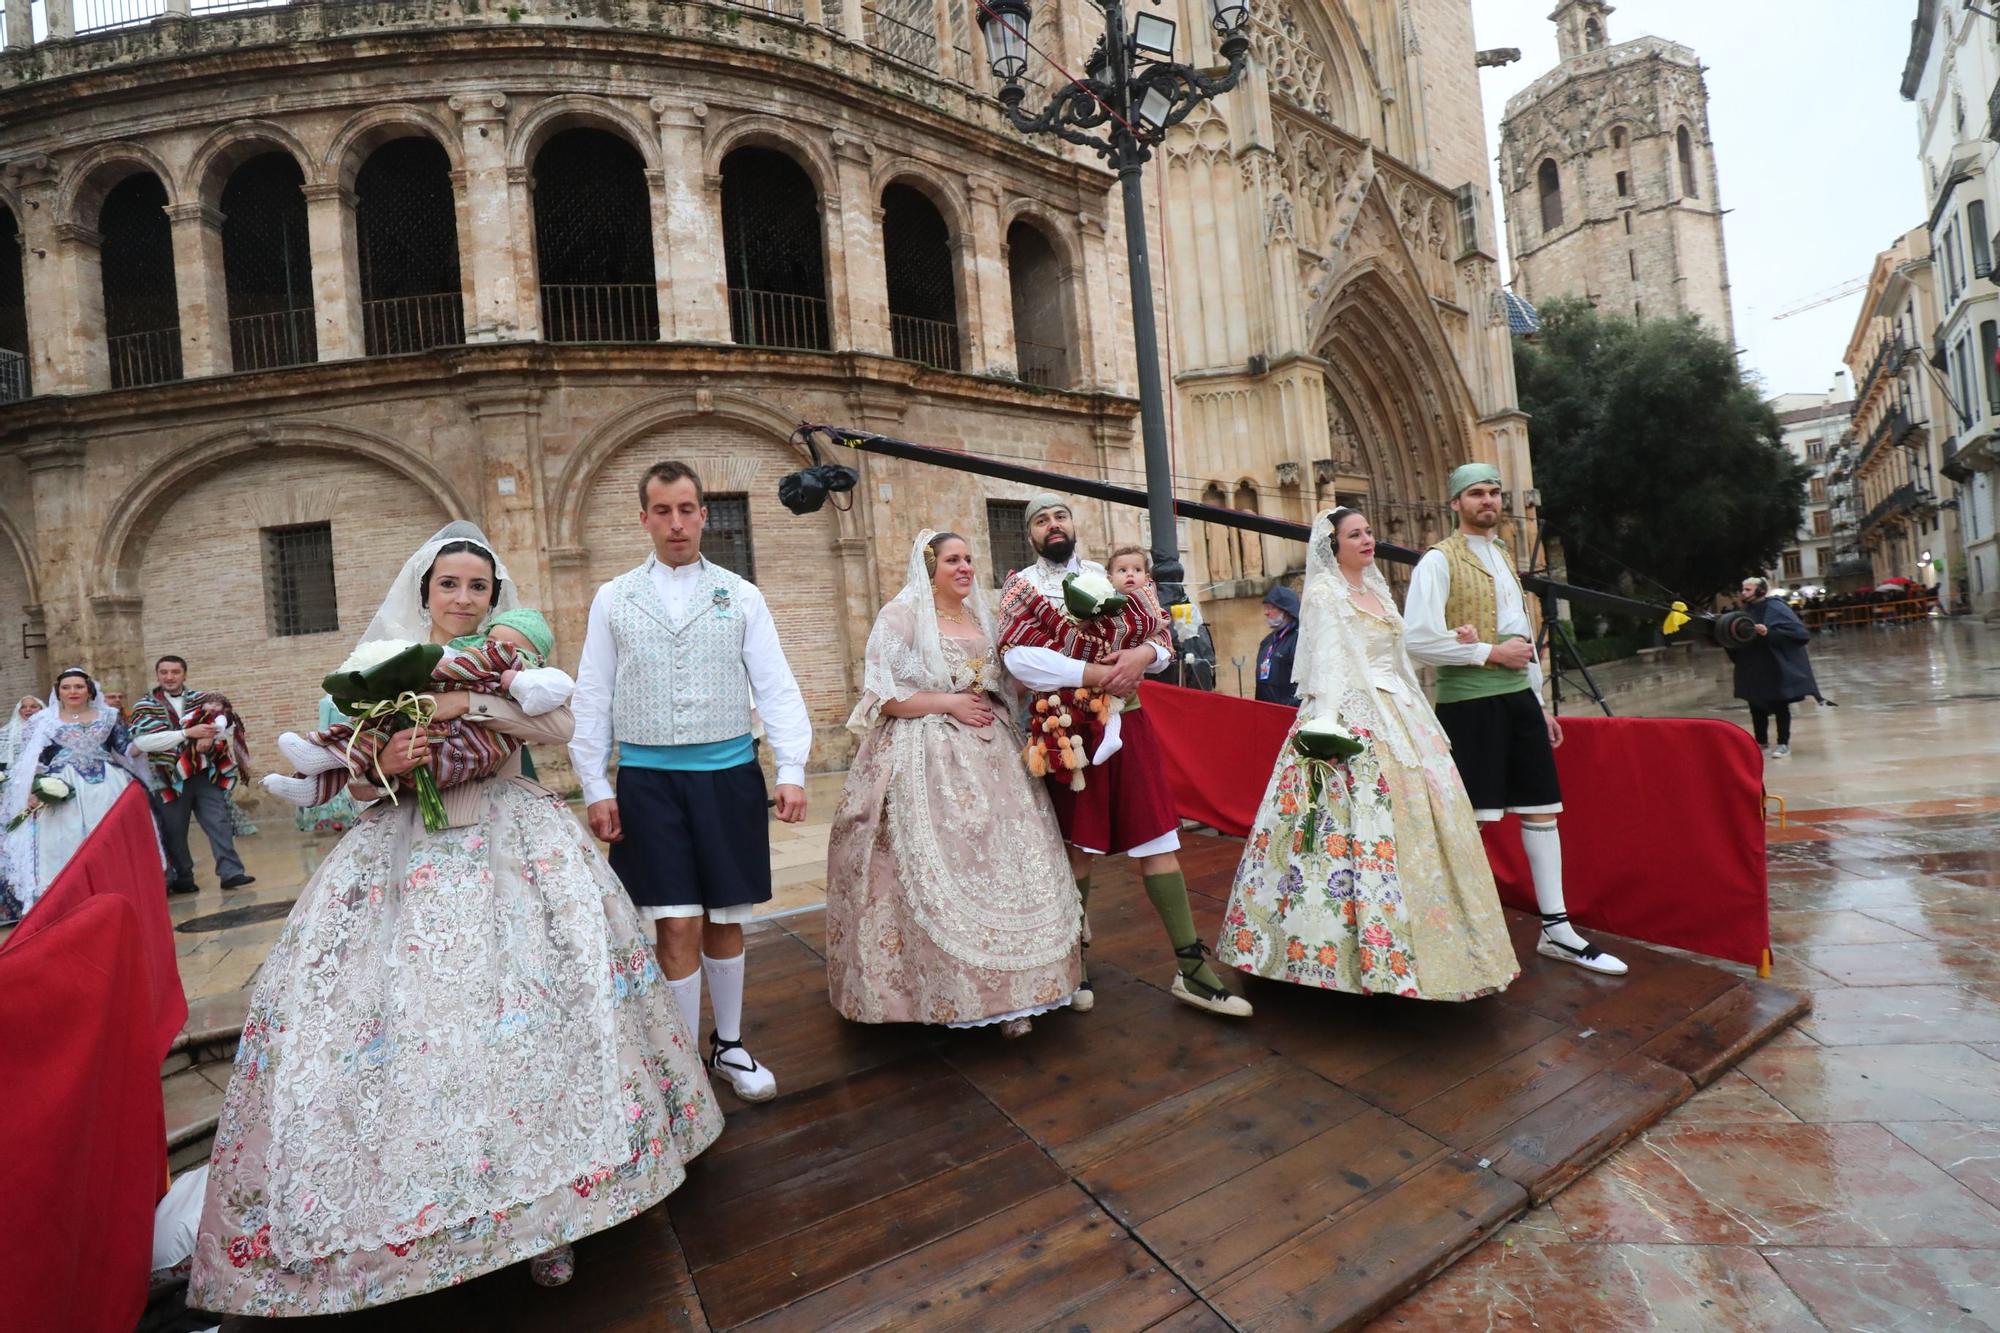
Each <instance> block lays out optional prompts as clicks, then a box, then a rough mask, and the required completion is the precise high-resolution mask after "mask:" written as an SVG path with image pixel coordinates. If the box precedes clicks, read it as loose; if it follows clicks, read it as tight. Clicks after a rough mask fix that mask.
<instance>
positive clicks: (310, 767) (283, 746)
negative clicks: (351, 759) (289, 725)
mask: <svg viewBox="0 0 2000 1333" xmlns="http://www.w3.org/2000/svg"><path fill="white" fill-rule="evenodd" d="M278 751H279V753H281V754H283V755H284V756H285V758H287V759H289V760H291V761H292V766H293V767H294V768H296V769H298V771H299V772H301V773H303V774H305V775H306V776H307V777H311V776H312V775H313V774H315V773H330V772H332V771H333V770H334V769H336V768H345V767H347V761H346V760H344V759H342V758H341V757H340V753H339V751H338V750H335V749H334V748H332V747H331V746H325V745H314V744H313V743H312V742H311V741H309V740H307V739H306V738H305V737H303V736H301V735H299V734H298V733H297V732H295V731H288V732H285V733H284V734H283V735H281V736H279V737H278Z"/></svg>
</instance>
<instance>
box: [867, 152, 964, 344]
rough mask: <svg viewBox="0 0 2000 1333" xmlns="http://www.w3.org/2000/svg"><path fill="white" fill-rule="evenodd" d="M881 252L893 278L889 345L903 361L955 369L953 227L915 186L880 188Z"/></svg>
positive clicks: (956, 292) (955, 328)
mask: <svg viewBox="0 0 2000 1333" xmlns="http://www.w3.org/2000/svg"><path fill="white" fill-rule="evenodd" d="M882 255H883V258H884V260H885V261H886V265H887V268H888V278H889V345H890V347H891V349H892V350H893V351H894V353H895V354H896V355H897V356H899V357H901V358H902V359H903V360H905V361H921V362H923V363H924V364H925V365H927V366H937V367H939V368H940V369H943V370H957V369H958V366H959V362H958V289H957V283H956V281H955V280H954V278H953V276H952V262H951V229H950V228H949V227H947V226H946V225H945V221H944V215H943V214H941V213H939V212H938V210H937V205H936V204H934V203H932V202H931V201H930V198H929V196H927V195H926V194H924V192H923V191H922V190H919V189H917V188H915V187H914V186H909V185H902V184H894V185H891V186H889V188H888V189H886V190H884V191H882Z"/></svg>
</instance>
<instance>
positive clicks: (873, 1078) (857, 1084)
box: [677, 1054, 955, 1198]
mask: <svg viewBox="0 0 2000 1333" xmlns="http://www.w3.org/2000/svg"><path fill="white" fill-rule="evenodd" d="M953 1078H955V1074H954V1072H953V1071H952V1069H951V1068H950V1066H948V1065H946V1064H945V1063H944V1062H943V1061H942V1060H939V1059H938V1058H936V1057H935V1056H932V1055H928V1054H919V1055H908V1056H905V1057H903V1058H902V1059H900V1060H894V1061H890V1062H889V1063H887V1064H882V1065H877V1066H875V1067H873V1068H869V1069H863V1070H859V1071H857V1072H855V1073H852V1074H849V1075H847V1076H846V1077H844V1078H839V1079H833V1080H831V1081H829V1082H826V1083H821V1084H818V1085H816V1086H814V1087H810V1088H806V1089H803V1090H801V1091H799V1092H792V1091H790V1090H788V1089H786V1088H785V1087H784V1085H783V1084H780V1085H779V1093H780V1095H779V1096H778V1098H777V1099H776V1100H775V1101H770V1102H766V1103H764V1104H762V1105H760V1106H754V1107H746V1108H744V1109H742V1110H736V1109H734V1108H732V1109H731V1112H730V1114H729V1116H728V1117H727V1119H726V1120H725V1121H724V1122H723V1129H722V1137H721V1138H720V1139H718V1140H716V1142H715V1144H714V1146H712V1147H711V1148H709V1150H708V1151H707V1152H705V1153H703V1154H702V1155H701V1156H700V1157H698V1158H696V1159H695V1162H694V1169H696V1170H699V1171H702V1172H708V1171H711V1170H720V1169H722V1168H721V1167H720V1166H719V1163H721V1162H723V1161H724V1160H726V1159H728V1158H729V1156H730V1154H732V1153H735V1152H739V1151H742V1150H744V1149H749V1148H756V1147H758V1146H760V1145H762V1144H765V1143H768V1142H770V1141H771V1140H773V1139H776V1138H779V1137H781V1136H783V1135H786V1134H791V1133H794V1132H795V1131H797V1130H799V1129H801V1128H804V1127H807V1126H810V1125H815V1124H818V1123H820V1122H821V1121H823V1120H828V1119H830V1118H833V1117H837V1116H839V1115H842V1114H843V1113H845V1112H849V1111H854V1110H858V1109H860V1108H862V1107H867V1106H873V1105H874V1104H876V1103H877V1102H880V1101H882V1100H883V1099H885V1098H895V1097H899V1096H904V1095H906V1094H908V1093H910V1092H912V1091H914V1090H915V1089H918V1088H921V1087H923V1086H924V1085H925V1084H927V1083H933V1082H936V1081H938V1080H939V1079H945V1080H952V1079H953ZM677 1197H683V1198H685V1197H687V1195H686V1192H685V1190H683V1192H682V1194H681V1195H680V1196H677Z"/></svg>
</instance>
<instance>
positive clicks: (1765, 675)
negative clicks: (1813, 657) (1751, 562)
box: [1729, 578, 1826, 759]
mask: <svg viewBox="0 0 2000 1333" xmlns="http://www.w3.org/2000/svg"><path fill="white" fill-rule="evenodd" d="M1770 592H1771V585H1770V584H1769V583H1767V582H1766V581H1765V580H1763V579H1758V578H1750V579H1745V580H1743V588H1742V593H1743V612H1744V614H1745V615H1748V616H1750V617H1751V618H1752V619H1754V620H1755V621H1756V622H1757V637H1756V638H1754V639H1752V640H1750V642H1748V643H1746V644H1744V645H1742V646H1741V647H1732V648H1730V649H1729V655H1730V657H1731V658H1733V659H1734V660H1735V663H1736V697H1737V698H1739V699H1741V700H1743V701H1744V702H1745V703H1747V704H1749V705H1750V723H1751V727H1752V729H1753V730H1754V731H1756V733H1757V744H1758V745H1759V746H1763V747H1766V748H1767V750H1768V753H1769V754H1770V756H1771V757H1772V758H1773V759H1783V758H1786V757H1787V756H1789V755H1790V754H1791V752H1792V705H1793V704H1795V703H1798V702H1800V701H1801V700H1803V699H1807V698H1813V699H1819V700H1820V702H1821V703H1825V702H1826V700H1825V698H1824V697H1823V696H1821V694H1820V692H1819V682H1817V681H1815V680H1814V679H1813V672H1812V662H1811V661H1810V660H1809V659H1808V658H1807V656H1806V643H1807V641H1808V640H1810V639H1811V638H1812V631H1811V630H1808V629H1807V628H1806V627H1805V623H1804V622H1803V621H1801V620H1800V619H1799V617H1798V614H1797V613H1796V612H1794V611H1793V610H1792V608H1791V607H1789V606H1786V605H1785V604H1784V603H1783V602H1781V601H1778V600H1776V599H1775V598H1773V597H1772V596H1771V595H1770ZM1774 717H1775V718H1776V719H1777V720H1778V743H1777V745H1776V746H1775V747H1772V746H1771V719H1772V718H1774Z"/></svg>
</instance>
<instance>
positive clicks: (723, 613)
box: [709, 588, 729, 620]
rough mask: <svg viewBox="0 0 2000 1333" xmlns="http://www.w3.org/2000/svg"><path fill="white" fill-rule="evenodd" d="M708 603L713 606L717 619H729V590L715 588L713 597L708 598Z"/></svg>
mask: <svg viewBox="0 0 2000 1333" xmlns="http://www.w3.org/2000/svg"><path fill="white" fill-rule="evenodd" d="M709 601H710V602H711V603H712V604H713V605H714V607H715V614H716V615H717V617H719V618H721V619H723V620H727V619H728V618H729V589H727V588H717V589H716V590H715V595H714V596H713V597H711V598H709Z"/></svg>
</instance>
